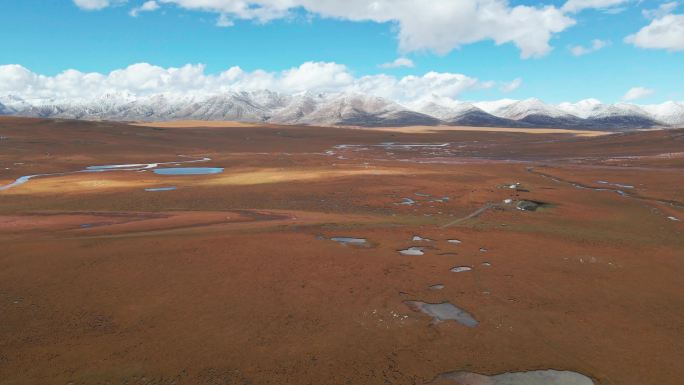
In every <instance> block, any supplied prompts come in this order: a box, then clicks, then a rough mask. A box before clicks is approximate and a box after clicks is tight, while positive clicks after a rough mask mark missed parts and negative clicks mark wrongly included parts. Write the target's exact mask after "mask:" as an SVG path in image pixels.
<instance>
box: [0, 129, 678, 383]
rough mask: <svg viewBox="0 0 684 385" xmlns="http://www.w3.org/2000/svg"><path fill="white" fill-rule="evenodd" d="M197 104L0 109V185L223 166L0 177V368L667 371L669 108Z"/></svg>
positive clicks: (304, 374)
mask: <svg viewBox="0 0 684 385" xmlns="http://www.w3.org/2000/svg"><path fill="white" fill-rule="evenodd" d="M202 125H203V124H202V123H192V124H182V123H174V124H168V123H167V124H154V125H152V126H145V125H129V124H125V123H112V122H85V121H67V120H41V119H22V118H7V117H5V118H0V186H1V185H6V184H9V183H11V182H13V181H14V180H15V179H16V178H19V177H21V176H24V175H33V174H46V173H63V172H70V171H78V170H83V169H85V168H86V167H88V166H92V165H108V164H109V165H111V164H138V163H157V162H170V163H169V164H164V165H159V166H158V168H164V167H173V162H183V161H187V160H190V159H200V158H203V157H207V158H210V160H207V161H204V162H198V163H193V164H183V163H179V164H180V166H179V167H222V168H224V171H223V172H222V173H218V174H212V175H183V176H178V175H175V176H174V175H157V174H155V173H153V171H152V169H146V170H144V171H141V170H121V171H108V172H90V173H70V174H63V175H53V176H44V177H36V178H34V179H32V180H30V181H28V182H27V183H24V184H21V185H17V186H15V187H12V188H7V189H5V190H2V191H0V245H1V246H0V384H3V385H9V384H12V385H15V384H16V385H19V384H155V385H157V384H253V385H258V384H275V385H285V384H314V385H327V384H340V385H346V384H363V385H365V384H369V385H370V384H395V385H398V384H424V383H429V382H430V381H431V380H432V379H434V378H435V377H436V376H437V375H439V374H440V373H444V372H450V371H455V370H464V371H469V372H476V373H482V374H488V375H489V374H497V373H503V372H513V371H525V370H537V369H556V370H569V371H575V372H579V373H582V374H584V375H586V376H589V377H591V378H592V379H593V380H594V381H595V382H596V383H597V384H603V385H644V384H658V385H679V384H681V383H682V378H684V364H683V362H684V361H683V358H684V284H683V283H682V282H683V281H682V277H683V276H684V236H682V232H683V231H684V221H683V220H684V130H668V131H648V132H632V133H620V134H612V135H594V134H586V135H585V134H583V133H577V132H574V133H573V132H563V131H554V130H545V131H540V132H524V131H515V130H500V131H492V130H491V129H486V130H477V129H469V128H458V129H445V128H440V129H431V130H426V129H418V128H413V129H406V128H403V129H356V128H325V127H291V126H275V125H264V126H259V125H245V124H231V123H223V124H218V123H212V124H204V126H202ZM179 155H184V156H182V157H181V156H179ZM515 183H519V184H518V185H514V186H513V187H514V188H510V187H511V185H512V184H515ZM165 186H175V187H176V190H173V191H158V192H149V191H145V189H146V188H155V187H165ZM445 197H448V199H446V198H445ZM404 198H410V199H411V200H412V201H414V203H413V204H402V203H407V202H408V203H410V202H411V201H408V200H406V199H404ZM508 199H510V200H511V202H510V203H505V202H504V201H505V200H508ZM521 200H528V201H536V202H543V203H545V205H543V207H540V209H538V210H537V211H523V210H519V209H516V204H517V203H518V202H519V201H521ZM414 236H420V237H424V238H429V239H431V240H432V241H431V242H427V241H412V238H413V237H414ZM331 237H359V238H365V239H367V241H368V242H367V244H366V245H362V246H360V247H357V246H353V245H344V244H340V243H338V242H334V241H332V240H330V238H331ZM448 239H458V240H460V241H461V243H460V244H454V243H448V242H447V240H448ZM410 246H419V247H424V255H421V256H407V255H400V254H399V253H398V250H401V249H405V248H407V247H410ZM485 262H487V263H489V264H490V266H487V264H486V263H485ZM454 266H469V267H471V268H472V270H471V271H467V272H462V273H453V272H450V269H451V268H452V267H454ZM434 284H443V285H444V288H443V289H442V290H429V289H428V287H429V286H431V285H434ZM407 300H420V301H425V302H430V303H441V302H445V301H448V302H450V303H452V304H454V305H456V306H458V307H460V308H462V309H464V310H466V311H467V312H469V313H470V314H472V315H473V317H474V318H475V319H477V320H478V321H479V324H478V325H477V326H475V327H472V328H470V327H465V326H463V325H461V324H459V323H457V322H454V321H447V322H441V323H436V324H434V323H431V318H430V317H429V316H427V315H425V314H422V313H418V312H415V311H413V310H411V309H410V308H409V307H407V306H406V305H405V304H404V301H407Z"/></svg>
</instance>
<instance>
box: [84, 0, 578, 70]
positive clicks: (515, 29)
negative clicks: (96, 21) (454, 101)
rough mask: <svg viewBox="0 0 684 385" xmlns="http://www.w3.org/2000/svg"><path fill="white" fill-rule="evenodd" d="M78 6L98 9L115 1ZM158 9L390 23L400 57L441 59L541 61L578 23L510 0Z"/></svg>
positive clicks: (255, 1) (187, 0)
mask: <svg viewBox="0 0 684 385" xmlns="http://www.w3.org/2000/svg"><path fill="white" fill-rule="evenodd" d="M571 1H572V0H571ZM74 2H75V3H76V4H77V5H78V6H80V7H82V8H84V9H89V10H94V9H101V8H104V7H106V6H108V5H109V4H111V3H112V0H74ZM155 4H162V5H164V4H167V5H173V6H176V7H179V8H182V9H187V10H196V11H204V12H212V13H216V14H218V15H219V17H218V20H217V25H219V26H231V25H233V20H252V21H256V22H259V23H265V22H269V21H272V20H277V19H283V18H288V17H291V16H292V14H293V13H294V12H296V11H298V10H303V11H304V12H306V13H308V14H309V15H313V16H318V17H322V18H333V19H340V20H348V21H370V22H376V23H391V24H394V25H395V26H396V30H397V35H398V40H399V49H400V51H401V52H411V51H424V50H427V51H432V52H436V53H438V54H446V53H448V52H450V51H452V50H454V49H457V48H459V47H460V46H462V45H465V44H471V43H476V42H479V41H485V40H491V41H494V42H495V44H497V45H500V44H507V43H512V44H515V45H516V46H517V47H518V48H519V49H520V56H521V57H522V58H531V57H540V56H544V55H546V54H547V53H549V52H550V51H551V46H550V44H549V41H550V39H551V38H552V36H553V35H554V34H557V33H559V32H562V31H564V30H565V29H567V28H568V27H570V26H572V25H574V24H575V20H574V19H572V18H570V17H568V16H567V15H566V14H565V13H564V11H562V10H561V9H559V8H556V7H555V6H551V5H538V6H528V5H516V6H512V5H510V4H509V2H508V1H507V0H459V1H453V0H430V1H429V4H428V3H427V2H423V1H415V0H376V1H372V2H369V1H367V0H346V1H339V0H157V1H156V2H155ZM132 12H133V13H134V14H137V13H138V11H132Z"/></svg>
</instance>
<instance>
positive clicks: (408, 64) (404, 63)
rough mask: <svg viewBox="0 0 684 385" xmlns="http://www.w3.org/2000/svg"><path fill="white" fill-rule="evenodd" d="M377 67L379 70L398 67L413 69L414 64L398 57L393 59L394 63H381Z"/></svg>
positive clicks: (409, 60)
mask: <svg viewBox="0 0 684 385" xmlns="http://www.w3.org/2000/svg"><path fill="white" fill-rule="evenodd" d="M378 67H380V68H399V67H407V68H413V67H415V64H413V60H411V59H409V58H405V57H399V58H396V59H394V61H391V62H389V63H383V64H380V65H379V66H378Z"/></svg>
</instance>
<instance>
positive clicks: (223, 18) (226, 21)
mask: <svg viewBox="0 0 684 385" xmlns="http://www.w3.org/2000/svg"><path fill="white" fill-rule="evenodd" d="M216 26H217V27H232V26H233V20H230V18H229V17H228V15H226V14H225V13H222V14H220V15H219V17H218V19H216Z"/></svg>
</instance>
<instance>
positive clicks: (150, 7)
mask: <svg viewBox="0 0 684 385" xmlns="http://www.w3.org/2000/svg"><path fill="white" fill-rule="evenodd" d="M157 9H159V4H157V2H156V1H154V0H149V1H146V2H144V3H143V4H142V5H141V6H139V7H135V8H133V9H131V11H130V12H129V13H128V14H129V15H131V16H133V17H136V16H138V15H139V14H140V12H152V11H156V10H157Z"/></svg>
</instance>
